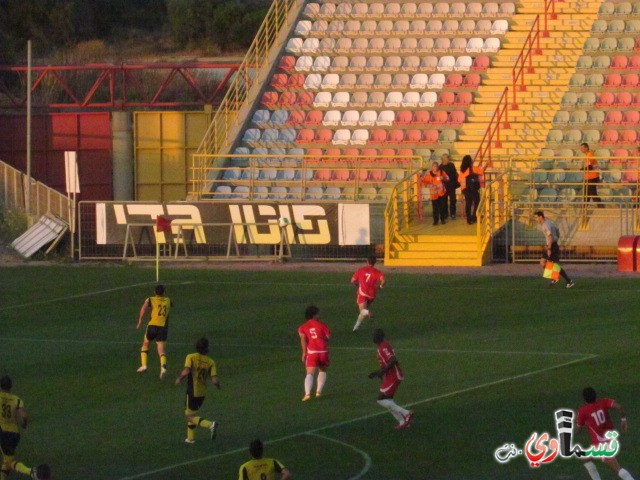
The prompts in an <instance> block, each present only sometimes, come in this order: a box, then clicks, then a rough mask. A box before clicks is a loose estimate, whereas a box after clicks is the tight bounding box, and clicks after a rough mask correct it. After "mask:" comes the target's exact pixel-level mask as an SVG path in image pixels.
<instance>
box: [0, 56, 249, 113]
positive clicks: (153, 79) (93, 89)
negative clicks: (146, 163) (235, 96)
mask: <svg viewBox="0 0 640 480" xmlns="http://www.w3.org/2000/svg"><path fill="white" fill-rule="evenodd" d="M239 66H240V64H239V63H208V62H194V63H181V64H177V63H147V64H145V63H138V64H126V65H125V64H122V65H109V64H89V65H65V66H60V65H57V66H35V67H32V79H33V80H32V87H31V92H32V105H33V107H34V108H48V109H75V110H78V109H81V110H82V109H87V110H89V109H128V108H154V107H156V108H158V107H162V108H181V107H197V106H203V105H212V106H216V105H217V104H218V103H219V102H220V100H221V99H222V96H223V95H224V93H225V92H226V89H227V84H228V83H229V80H230V79H231V77H232V76H233V75H234V74H235V72H236V71H237V70H238V67H239ZM26 84H27V67H26V66H19V67H16V66H0V109H3V108H4V109H16V108H24V107H25V106H26V102H27V96H26V87H25V85H26Z"/></svg>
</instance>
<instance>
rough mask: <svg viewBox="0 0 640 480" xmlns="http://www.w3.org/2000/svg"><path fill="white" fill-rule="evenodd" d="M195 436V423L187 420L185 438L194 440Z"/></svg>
mask: <svg viewBox="0 0 640 480" xmlns="http://www.w3.org/2000/svg"><path fill="white" fill-rule="evenodd" d="M195 436H196V424H195V423H193V422H187V439H188V440H191V441H193V440H195Z"/></svg>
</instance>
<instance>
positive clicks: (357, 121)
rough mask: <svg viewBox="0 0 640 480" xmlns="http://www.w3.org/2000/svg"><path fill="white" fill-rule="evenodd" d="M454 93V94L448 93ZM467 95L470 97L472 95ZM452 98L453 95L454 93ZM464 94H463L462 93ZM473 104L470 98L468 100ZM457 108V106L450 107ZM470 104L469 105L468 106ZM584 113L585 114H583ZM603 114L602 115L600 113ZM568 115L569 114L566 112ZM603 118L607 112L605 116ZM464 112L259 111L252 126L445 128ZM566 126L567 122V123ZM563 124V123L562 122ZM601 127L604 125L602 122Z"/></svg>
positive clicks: (458, 121) (459, 121)
mask: <svg viewBox="0 0 640 480" xmlns="http://www.w3.org/2000/svg"><path fill="white" fill-rule="evenodd" d="M447 93H451V92H447ZM461 93H466V94H467V95H469V96H471V93H469V92H461ZM451 95H453V93H451ZM459 95H461V94H459ZM469 101H470V98H469ZM451 105H455V104H451ZM466 105H468V104H466ZM582 113H585V116H586V112H582ZM601 113H602V112H601ZM567 114H568V112H567ZM602 116H603V118H604V113H603V115H602ZM464 119H465V112H464V111H453V112H448V111H446V110H431V111H430V110H417V111H415V112H413V111H410V110H400V111H398V112H395V111H393V110H382V111H376V110H364V111H358V110H346V111H344V112H342V111H340V110H328V111H326V112H323V111H321V110H309V111H307V112H305V111H302V110H293V111H291V112H290V111H287V110H276V111H274V112H273V113H272V112H270V111H269V110H256V112H255V113H254V114H253V116H252V117H251V121H252V123H253V124H254V125H255V126H257V127H258V128H262V129H265V128H274V129H279V128H285V127H287V126H292V127H296V126H318V125H323V126H326V127H330V126H345V127H353V126H362V127H371V126H374V125H375V126H392V125H427V124H431V125H444V124H447V123H451V124H457V125H459V124H461V123H463V122H464ZM565 123H566V122H565ZM559 124H560V123H559ZM600 124H602V122H600Z"/></svg>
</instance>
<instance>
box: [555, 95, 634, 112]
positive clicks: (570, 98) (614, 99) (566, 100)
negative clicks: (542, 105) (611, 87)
mask: <svg viewBox="0 0 640 480" xmlns="http://www.w3.org/2000/svg"><path fill="white" fill-rule="evenodd" d="M561 105H562V106H563V107H565V108H567V107H583V108H585V107H586V108H588V107H592V106H594V105H595V106H598V107H599V108H607V107H622V108H625V107H638V106H640V92H635V93H632V92H626V91H624V92H617V93H616V94H614V93H613V92H600V93H598V95H596V94H595V93H593V92H584V93H582V94H580V95H578V94H577V93H575V92H566V93H565V94H564V95H563V97H562V101H561Z"/></svg>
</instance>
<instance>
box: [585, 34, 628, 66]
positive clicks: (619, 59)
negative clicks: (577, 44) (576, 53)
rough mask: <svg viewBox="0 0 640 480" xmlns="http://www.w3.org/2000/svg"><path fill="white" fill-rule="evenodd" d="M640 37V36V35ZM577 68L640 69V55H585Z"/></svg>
mask: <svg viewBox="0 0 640 480" xmlns="http://www.w3.org/2000/svg"><path fill="white" fill-rule="evenodd" d="M639 38H640V37H639ZM576 68H578V69H580V70H592V69H593V70H597V69H602V70H608V69H610V68H611V69H613V70H638V69H640V55H631V56H626V55H614V56H613V57H611V56H609V55H600V56H598V57H595V58H594V57H590V56H589V55H583V56H581V57H580V58H578V63H577V65H576Z"/></svg>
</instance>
